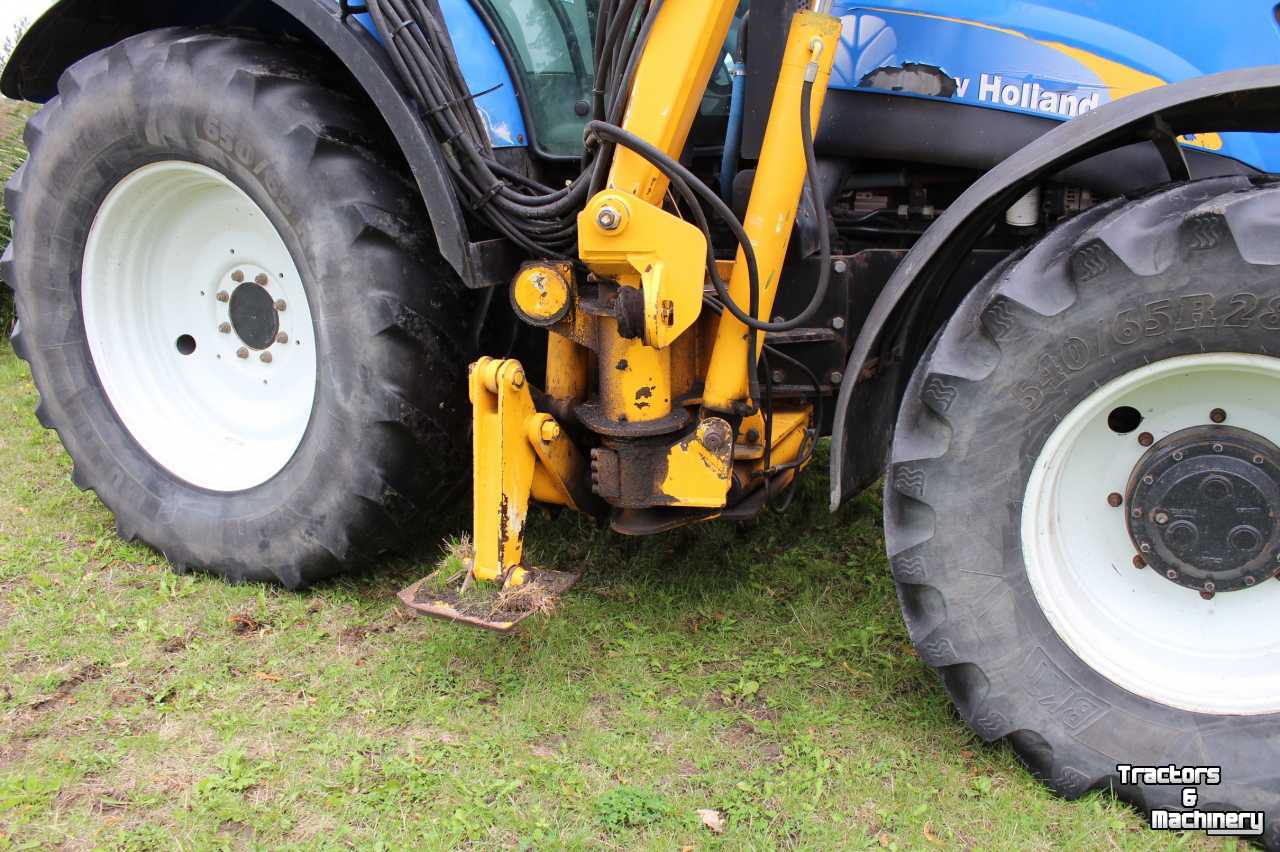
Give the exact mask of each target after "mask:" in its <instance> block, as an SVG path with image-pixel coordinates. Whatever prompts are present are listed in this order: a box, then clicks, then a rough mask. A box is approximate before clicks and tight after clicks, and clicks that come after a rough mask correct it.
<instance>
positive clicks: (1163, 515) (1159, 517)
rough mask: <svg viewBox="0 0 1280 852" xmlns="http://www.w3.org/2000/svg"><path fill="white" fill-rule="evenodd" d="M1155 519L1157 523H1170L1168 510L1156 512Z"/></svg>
mask: <svg viewBox="0 0 1280 852" xmlns="http://www.w3.org/2000/svg"><path fill="white" fill-rule="evenodd" d="M1155 520H1156V523H1157V524H1161V525H1164V524H1167V523H1169V515H1168V513H1167V512H1156V518H1155Z"/></svg>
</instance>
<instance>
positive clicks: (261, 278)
mask: <svg viewBox="0 0 1280 852" xmlns="http://www.w3.org/2000/svg"><path fill="white" fill-rule="evenodd" d="M253 283H254V284H257V285H258V286H259V287H265V286H267V285H268V284H270V283H271V279H270V278H268V277H267V273H265V272H259V273H258V275H257V277H255V278H254V279H253Z"/></svg>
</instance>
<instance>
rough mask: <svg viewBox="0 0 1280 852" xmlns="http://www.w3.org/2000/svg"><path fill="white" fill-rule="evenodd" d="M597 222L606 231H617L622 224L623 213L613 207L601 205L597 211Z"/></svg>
mask: <svg viewBox="0 0 1280 852" xmlns="http://www.w3.org/2000/svg"><path fill="white" fill-rule="evenodd" d="M596 224H597V225H599V226H600V228H601V230H604V231H616V230H618V227H619V226H620V225H621V224H622V214H621V213H619V212H618V211H617V210H614V209H613V208H612V207H601V208H600V211H599V212H598V213H596Z"/></svg>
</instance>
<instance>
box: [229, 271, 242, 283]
mask: <svg viewBox="0 0 1280 852" xmlns="http://www.w3.org/2000/svg"><path fill="white" fill-rule="evenodd" d="M231 280H232V281H234V282H236V283H237V284H243V283H244V272H242V271H241V270H239V269H237V270H236V271H235V272H233V273H231Z"/></svg>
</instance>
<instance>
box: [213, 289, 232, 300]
mask: <svg viewBox="0 0 1280 852" xmlns="http://www.w3.org/2000/svg"><path fill="white" fill-rule="evenodd" d="M214 298H215V299H217V300H218V301H219V302H230V301H231V294H230V293H228V292H227V291H226V290H219V291H218V294H217V295H216V296H214Z"/></svg>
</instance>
